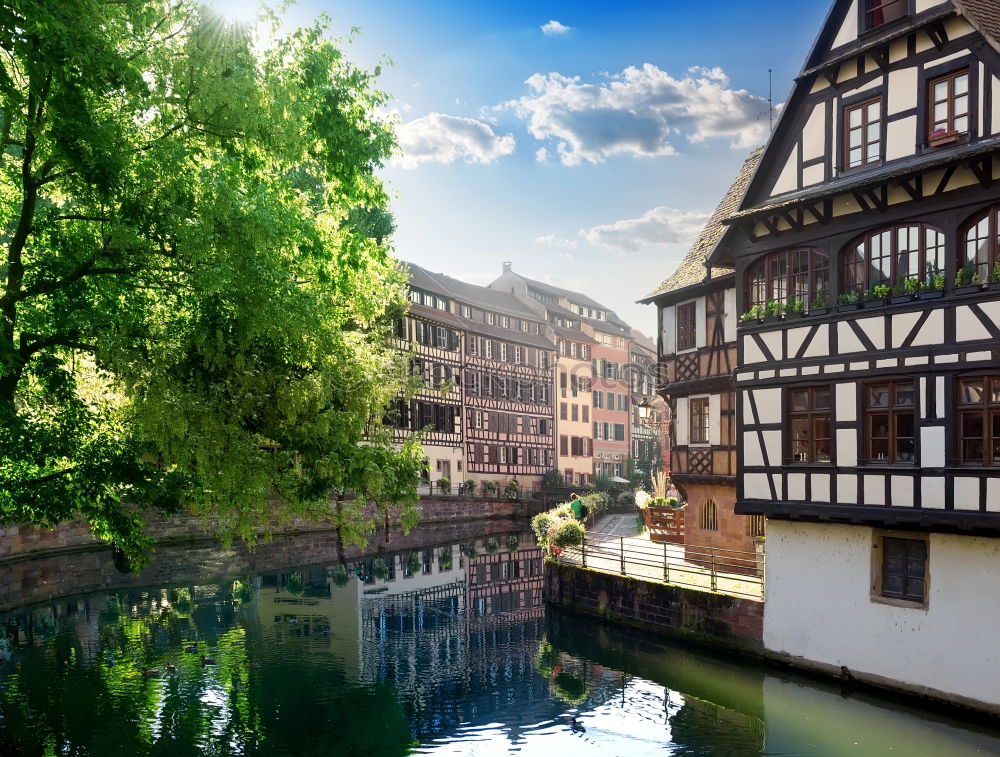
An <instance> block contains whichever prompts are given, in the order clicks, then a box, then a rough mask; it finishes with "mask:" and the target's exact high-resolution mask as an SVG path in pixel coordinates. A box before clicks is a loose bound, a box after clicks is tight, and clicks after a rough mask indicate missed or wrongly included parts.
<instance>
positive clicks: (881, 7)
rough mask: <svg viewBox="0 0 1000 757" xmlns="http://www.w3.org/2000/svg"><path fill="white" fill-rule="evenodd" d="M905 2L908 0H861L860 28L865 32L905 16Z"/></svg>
mask: <svg viewBox="0 0 1000 757" xmlns="http://www.w3.org/2000/svg"><path fill="white" fill-rule="evenodd" d="M907 3H908V0H863V2H862V3H861V7H862V8H863V9H864V17H863V18H862V19H861V24H862V29H863V30H864V31H866V32H867V31H872V30H873V29H878V28H879V27H881V26H885V25H886V24H890V23H892V22H893V21H898V20H899V19H901V18H903V17H905V16H906V15H907Z"/></svg>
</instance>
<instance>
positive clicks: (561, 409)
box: [559, 402, 566, 421]
mask: <svg viewBox="0 0 1000 757" xmlns="http://www.w3.org/2000/svg"><path fill="white" fill-rule="evenodd" d="M559 420H561V421H564V420H566V403H565V402H560V403H559Z"/></svg>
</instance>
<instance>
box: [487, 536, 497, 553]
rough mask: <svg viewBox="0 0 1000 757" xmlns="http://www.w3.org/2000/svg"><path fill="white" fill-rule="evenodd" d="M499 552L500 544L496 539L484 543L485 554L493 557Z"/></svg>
mask: <svg viewBox="0 0 1000 757" xmlns="http://www.w3.org/2000/svg"><path fill="white" fill-rule="evenodd" d="M499 551H500V542H498V541H497V540H496V539H490V540H489V541H488V542H486V554H488V555H495V554H496V553H497V552H499Z"/></svg>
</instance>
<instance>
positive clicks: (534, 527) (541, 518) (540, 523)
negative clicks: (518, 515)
mask: <svg viewBox="0 0 1000 757" xmlns="http://www.w3.org/2000/svg"><path fill="white" fill-rule="evenodd" d="M553 520H555V515H554V511H553V510H549V511H547V512H544V513H538V515H536V516H535V517H534V518H532V519H531V531H532V533H533V534H534V535H535V539H537V540H538V543H539V545H540V544H541V543H542V542H543V541H545V540H546V538H547V535H548V533H549V527H550V526H551V525H552V522H553Z"/></svg>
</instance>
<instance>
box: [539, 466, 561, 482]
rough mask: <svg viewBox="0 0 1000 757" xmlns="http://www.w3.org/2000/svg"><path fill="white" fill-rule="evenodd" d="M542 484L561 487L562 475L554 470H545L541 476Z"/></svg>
mask: <svg viewBox="0 0 1000 757" xmlns="http://www.w3.org/2000/svg"><path fill="white" fill-rule="evenodd" d="M542 483H543V484H545V485H546V486H562V485H563V475H562V473H560V472H559V471H557V470H555V469H553V470H547V471H545V473H544V474H542Z"/></svg>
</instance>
